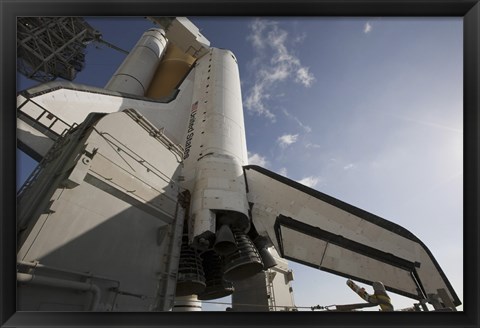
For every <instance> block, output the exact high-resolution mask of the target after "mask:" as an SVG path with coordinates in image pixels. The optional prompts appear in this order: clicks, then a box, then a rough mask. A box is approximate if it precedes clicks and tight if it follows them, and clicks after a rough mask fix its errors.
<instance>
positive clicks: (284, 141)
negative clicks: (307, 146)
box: [277, 134, 298, 147]
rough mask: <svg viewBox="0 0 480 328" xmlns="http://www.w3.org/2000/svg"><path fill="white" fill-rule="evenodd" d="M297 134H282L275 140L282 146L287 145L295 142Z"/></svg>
mask: <svg viewBox="0 0 480 328" xmlns="http://www.w3.org/2000/svg"><path fill="white" fill-rule="evenodd" d="M297 139H298V134H284V135H283V136H281V137H278V139H277V141H278V143H279V144H280V146H282V147H287V146H288V145H291V144H293V143H295V142H297Z"/></svg>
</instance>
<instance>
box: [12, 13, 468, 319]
mask: <svg viewBox="0 0 480 328" xmlns="http://www.w3.org/2000/svg"><path fill="white" fill-rule="evenodd" d="M151 19H152V20H153V21H154V22H156V23H157V24H159V25H160V26H161V28H152V29H149V30H148V31H146V32H145V33H144V34H143V35H142V36H141V38H140V39H139V41H138V42H137V44H136V45H135V47H134V48H133V49H132V50H131V51H130V52H129V54H128V56H127V57H126V59H125V60H124V62H123V63H122V64H121V65H120V67H119V68H118V69H117V71H116V72H115V74H114V75H113V76H112V78H111V79H110V81H109V82H108V83H107V84H106V86H105V87H104V88H95V87H90V86H85V85H78V84H74V83H70V82H47V83H43V84H41V85H39V86H37V87H34V88H31V89H28V90H24V91H21V92H19V94H18V96H17V113H18V114H17V118H18V120H17V122H18V125H17V131H18V134H17V137H18V141H19V144H20V145H21V146H22V148H23V149H24V150H25V151H26V152H27V153H29V154H31V156H32V157H35V158H39V159H41V161H40V164H39V166H38V167H37V169H36V170H35V171H34V172H33V174H32V175H31V177H30V178H29V179H28V180H27V182H26V184H25V185H24V186H23V187H22V188H21V190H20V192H19V194H18V209H19V210H18V219H17V238H18V254H17V281H18V300H19V303H18V308H19V309H20V310H28V311H42V310H48V311H171V310H173V311H185V310H188V311H197V310H200V309H201V303H200V302H201V301H208V300H214V299H217V298H220V297H224V296H228V295H232V304H233V307H232V310H233V311H269V310H281V311H291V310H295V305H294V300H293V290H292V286H291V282H292V280H293V273H292V271H291V270H289V269H288V261H295V262H298V263H301V264H304V265H308V266H311V267H314V268H317V269H320V270H324V271H327V272H330V273H333V274H337V275H341V276H344V277H348V278H350V279H353V280H356V281H360V282H364V283H367V284H371V285H373V287H374V291H375V293H374V294H373V295H370V296H369V295H368V294H366V293H360V292H359V291H358V288H357V289H355V285H354V284H351V285H349V286H350V287H351V288H352V289H354V290H355V291H356V292H357V293H358V294H359V295H360V296H361V297H362V298H364V300H365V301H367V302H368V304H370V305H371V304H373V305H379V306H380V307H381V308H382V310H384V311H391V310H393V307H392V306H391V305H389V304H388V295H387V294H386V291H387V290H388V291H391V292H395V293H398V294H400V295H404V296H407V297H411V298H412V299H416V300H419V301H421V302H422V300H423V301H424V300H431V302H433V300H435V303H432V304H435V309H444V308H448V309H450V310H451V311H453V310H455V307H456V306H458V305H460V304H461V302H460V300H459V299H458V297H457V295H456V293H455V291H454V290H453V288H452V286H451V285H450V283H449V282H448V279H447V278H446V276H445V275H444V273H443V271H442V270H441V268H440V266H439V265H438V263H437V262H436V260H435V258H434V257H433V255H432V254H431V252H430V251H429V250H428V248H427V247H426V246H425V245H424V244H423V243H422V242H421V241H420V240H419V239H418V238H417V237H415V236H414V235H413V234H412V233H411V232H409V231H407V230H406V229H404V228H402V227H400V226H398V225H396V224H394V223H393V222H390V221H387V220H385V219H382V218H380V217H378V216H375V215H373V214H371V213H368V212H366V211H363V210H361V209H358V208H356V207H354V206H351V205H349V204H346V203H344V202H342V201H340V200H337V199H335V198H333V197H330V196H328V195H325V194H323V193H320V192H319V191H316V190H313V189H311V188H308V187H305V186H303V185H300V184H299V183H297V182H295V181H292V180H290V179H288V178H286V177H283V176H280V175H278V174H275V173H274V172H271V171H269V170H266V169H264V168H261V167H258V166H254V165H248V156H247V148H246V138H245V127H244V120H243V107H242V99H241V85H240V78H239V71H238V64H237V59H236V57H235V55H234V54H233V53H232V52H231V51H229V50H225V49H218V48H215V47H211V46H210V42H209V41H208V40H207V39H206V38H205V36H203V35H202V34H201V33H200V32H199V30H198V28H197V27H196V26H195V25H193V24H192V23H191V22H190V21H189V20H188V19H186V18H184V17H177V18H175V17H161V18H155V17H152V18H151ZM60 21H61V22H63V23H61V24H64V25H61V24H60V23H59V24H57V23H53V22H52V23H51V26H52V30H50V31H47V29H48V28H47V27H42V28H39V30H38V33H39V35H40V34H42V33H43V34H44V35H46V36H50V37H51V36H54V35H57V34H59V33H60V32H58V31H56V28H57V27H58V26H62V27H67V26H69V25H68V24H74V25H72V30H71V33H70V37H72V38H71V39H70V40H71V42H67V43H65V45H64V46H61V47H59V48H56V50H55V49H53V48H52V47H53V45H44V44H41V42H37V43H36V44H35V45H34V44H32V43H31V42H33V40H32V38H30V39H29V38H28V37H25V35H22V38H21V39H22V40H23V41H21V42H20V43H19V44H20V45H22V46H28V47H29V48H31V49H32V50H35V51H36V52H37V53H38V55H33V53H34V52H31V53H30V55H31V56H32V57H28V56H26V55H24V54H22V53H20V57H21V58H22V59H23V60H27V59H28V60H27V61H28V62H29V63H30V64H32V65H31V67H34V69H33V70H31V71H28V72H29V73H28V74H29V75H30V76H31V77H36V78H38V79H39V80H42V79H43V80H44V81H50V79H52V77H53V76H54V75H55V74H56V75H57V76H62V75H65V76H66V77H67V78H74V75H75V73H74V71H77V68H81V66H82V65H83V60H84V58H83V57H82V55H81V54H82V51H81V48H82V47H81V46H80V45H82V44H83V43H84V42H87V41H88V40H90V39H91V33H92V32H91V30H89V28H87V27H86V25H81V27H80V29H76V28H77V27H78V25H75V24H76V23H73V22H72V21H68V20H67V21H63V20H60ZM21 22H22V24H23V25H24V26H25V27H29V24H30V23H29V19H27V18H22V21H21ZM77 23H78V22H77ZM74 26H75V27H74ZM73 28H75V32H74V30H73ZM67 29H68V28H67ZM88 31H90V32H88ZM30 33H33V31H30ZM89 33H90V34H89ZM95 33H96V32H95ZM95 33H94V34H95ZM54 40H55V41H54ZM61 40H62V39H61V38H57V36H55V37H54V38H52V42H53V43H61ZM34 46H35V47H37V48H35V49H33V48H32V47H34ZM47 50H49V51H51V54H50V55H47V56H46V55H45V52H46V51H47ZM64 50H65V51H64ZM71 52H73V53H74V54H72V56H73V57H69V54H70V53H71ZM30 55H29V56H30ZM57 55H58V56H57ZM22 56H23V57H22ZM72 58H73V59H74V60H73V62H72V61H68V60H69V59H72ZM50 59H54V60H53V61H50ZM62 65H63V66H62ZM68 65H70V66H68ZM72 69H73V71H72ZM41 70H44V71H42V72H41V73H38V72H39V71H41ZM36 74H37V75H36ZM358 231H362V232H363V233H358ZM380 281H381V283H380ZM434 295H441V296H440V297H433V296H434ZM423 305H425V304H423ZM423 310H426V307H424V308H423Z"/></svg>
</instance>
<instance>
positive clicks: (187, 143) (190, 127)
mask: <svg viewBox="0 0 480 328" xmlns="http://www.w3.org/2000/svg"><path fill="white" fill-rule="evenodd" d="M197 108H198V101H196V102H195V103H194V104H193V105H192V111H191V112H190V120H189V121H188V130H187V140H186V141H185V153H184V154H183V159H187V158H188V156H189V155H190V148H191V147H192V139H193V135H194V134H195V129H194V127H193V126H194V125H195V115H196V114H197Z"/></svg>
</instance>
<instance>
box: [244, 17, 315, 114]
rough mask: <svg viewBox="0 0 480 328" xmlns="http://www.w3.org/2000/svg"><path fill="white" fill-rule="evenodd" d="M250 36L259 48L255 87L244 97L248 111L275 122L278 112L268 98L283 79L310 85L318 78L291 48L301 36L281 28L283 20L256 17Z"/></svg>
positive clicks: (254, 66)
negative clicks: (269, 104) (271, 105)
mask: <svg viewBox="0 0 480 328" xmlns="http://www.w3.org/2000/svg"><path fill="white" fill-rule="evenodd" d="M250 31H251V33H250V35H249V36H248V37H247V39H248V40H249V41H250V42H251V44H252V45H253V47H254V49H255V51H256V57H255V58H254V59H253V60H252V67H253V68H254V69H255V76H254V83H253V86H252V87H251V88H250V89H249V90H248V91H247V93H246V97H245V99H244V103H245V106H246V108H247V110H249V111H250V112H252V113H255V114H258V115H261V116H265V117H266V118H268V119H270V120H271V121H275V114H274V113H273V112H272V111H271V110H270V109H269V108H268V106H267V105H266V101H267V100H268V99H270V98H271V94H272V93H273V92H275V89H276V87H277V85H278V83H280V82H286V81H289V80H293V81H294V82H295V83H299V84H301V85H303V86H305V87H310V86H311V85H312V83H313V82H314V81H315V77H314V76H313V74H312V73H311V72H310V70H309V68H308V67H307V66H304V65H302V63H301V62H300V59H299V58H298V57H296V56H295V55H294V54H293V53H292V52H291V51H290V50H289V48H288V46H289V45H290V44H291V43H298V42H300V39H302V38H304V35H303V36H302V37H301V38H297V37H292V38H291V40H290V41H289V38H290V36H289V35H288V33H287V31H285V30H284V29H282V28H280V27H279V23H278V22H275V21H271V20H267V19H256V20H255V21H254V22H253V23H252V24H251V25H250Z"/></svg>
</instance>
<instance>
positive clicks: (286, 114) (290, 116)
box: [282, 109, 312, 133]
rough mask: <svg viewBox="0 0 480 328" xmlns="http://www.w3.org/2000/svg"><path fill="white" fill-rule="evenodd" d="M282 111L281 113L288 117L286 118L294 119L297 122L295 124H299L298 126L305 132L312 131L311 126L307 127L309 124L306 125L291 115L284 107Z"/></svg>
mask: <svg viewBox="0 0 480 328" xmlns="http://www.w3.org/2000/svg"><path fill="white" fill-rule="evenodd" d="M282 111H283V113H284V114H285V116H286V117H288V118H290V119H292V120H294V121H295V122H297V124H298V125H300V126H301V127H302V129H304V130H305V132H307V133H309V132H312V128H311V127H309V126H308V125H306V124H303V122H302V121H300V120H299V119H298V117H296V116H294V115H292V114H291V113H289V112H288V111H287V110H286V109H283V110H282Z"/></svg>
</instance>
